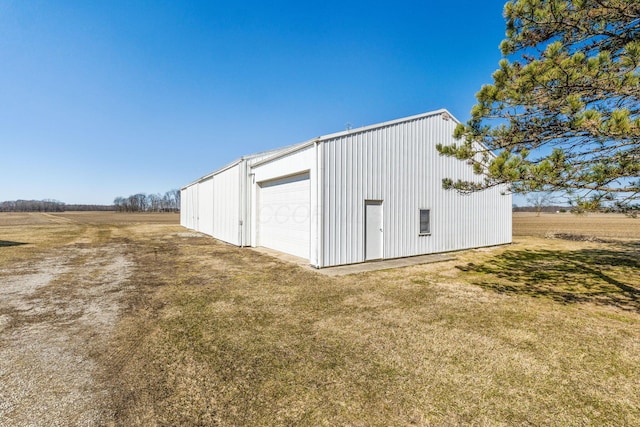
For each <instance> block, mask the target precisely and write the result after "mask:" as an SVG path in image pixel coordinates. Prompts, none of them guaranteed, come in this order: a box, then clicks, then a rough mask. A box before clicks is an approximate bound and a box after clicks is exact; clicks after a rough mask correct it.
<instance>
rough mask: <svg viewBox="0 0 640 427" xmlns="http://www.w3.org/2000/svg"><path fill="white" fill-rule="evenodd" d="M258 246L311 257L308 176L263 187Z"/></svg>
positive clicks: (259, 209) (300, 176)
mask: <svg viewBox="0 0 640 427" xmlns="http://www.w3.org/2000/svg"><path fill="white" fill-rule="evenodd" d="M259 191H260V196H259V205H258V244H259V245H260V246H264V247H268V248H272V249H275V250H278V251H281V252H285V253H288V254H291V255H295V256H299V257H303V258H307V259H308V258H309V233H310V223H311V221H310V185H309V174H308V173H306V174H301V175H296V176H292V177H287V178H283V179H279V180H274V181H269V182H265V183H261V184H260V190H259Z"/></svg>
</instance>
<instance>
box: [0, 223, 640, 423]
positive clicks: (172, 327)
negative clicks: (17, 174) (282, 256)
mask: <svg viewBox="0 0 640 427" xmlns="http://www.w3.org/2000/svg"><path fill="white" fill-rule="evenodd" d="M5 215H6V214H0V420H5V423H6V424H8V425H76V424H83V425H84V424H101V425H251V426H259V425H265V426H267V425H354V426H358V425H362V426H365V425H367V426H369V425H384V426H386V425H424V426H427V425H449V426H455V425H525V424H526V425H562V426H564V425H640V405H639V403H638V402H640V286H639V284H640V244H639V242H638V240H633V238H632V237H630V236H634V235H635V234H632V233H637V232H638V227H639V226H640V220H630V219H626V218H625V220H626V221H628V222H621V224H624V225H623V226H621V227H622V233H621V234H620V235H619V236H616V235H614V234H613V233H618V232H620V229H617V228H616V227H619V226H616V227H613V228H612V229H611V230H609V225H608V223H607V221H608V219H600V220H599V221H600V226H596V227H595V228H593V229H592V230H593V231H595V233H593V234H592V235H591V236H592V237H598V238H599V240H592V241H576V240H565V239H558V238H556V239H545V238H544V237H541V236H544V235H545V234H547V232H548V231H549V230H545V227H552V228H555V227H557V226H558V225H557V222H556V223H553V225H549V224H546V225H545V224H542V222H537V221H538V219H529V218H523V219H522V220H521V218H519V217H517V216H514V234H515V235H516V237H515V238H514V240H515V243H514V244H513V245H508V246H503V247H499V248H486V249H477V250H470V251H464V252H460V253H457V254H456V256H457V259H456V260H454V261H448V262H443V263H438V264H428V265H419V266H413V267H407V268H403V269H396V270H386V271H379V272H370V273H363V274H358V275H352V276H343V277H326V276H323V275H319V274H317V273H315V272H313V271H310V270H307V269H303V268H300V267H298V266H296V265H292V264H286V263H284V262H282V261H280V260H278V259H275V258H272V257H270V256H267V255H264V254H261V253H257V252H255V251H253V250H250V249H240V248H236V247H233V246H229V245H226V244H223V243H220V242H217V241H215V240H213V239H211V238H208V237H205V236H203V235H201V234H198V233H193V232H190V231H188V230H185V229H183V228H181V227H180V226H178V225H177V216H173V218H170V217H160V218H155V217H152V216H145V215H144V214H137V215H126V214H120V215H121V216H120V217H117V216H115V215H116V214H99V213H96V214H83V215H77V216H76V215H73V214H53V215H51V216H49V215H44V216H41V215H34V216H29V215H27V216H23V218H22V219H19V218H18V217H17V216H12V217H11V218H9V216H5ZM109 215H112V216H109ZM163 215H164V214H163ZM167 215H169V214H167ZM541 218H546V216H545V217H541ZM553 218H556V217H553ZM570 218H573V219H574V221H573V222H571V221H568V222H566V223H563V224H562V226H563V228H562V230H558V231H556V230H551V231H553V232H554V233H557V232H562V233H565V234H573V235H575V234H580V235H587V234H588V232H587V231H585V230H587V229H586V228H583V227H584V225H583V224H581V223H580V222H578V221H577V219H576V218H575V217H570ZM553 221H555V219H552V222H553ZM616 221H617V220H616ZM570 226H571V227H570ZM590 227H591V226H590ZM613 229H617V231H612V230H613ZM603 230H606V231H604V232H603ZM629 230H630V231H631V234H630V232H629ZM528 235H532V236H528ZM614 237H619V239H614ZM605 240H606V241H605ZM613 240H619V241H613Z"/></svg>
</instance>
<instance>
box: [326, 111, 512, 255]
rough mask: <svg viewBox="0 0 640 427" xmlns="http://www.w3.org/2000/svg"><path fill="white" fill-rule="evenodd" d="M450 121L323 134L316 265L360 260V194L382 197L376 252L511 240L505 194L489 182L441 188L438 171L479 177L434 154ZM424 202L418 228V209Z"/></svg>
mask: <svg viewBox="0 0 640 427" xmlns="http://www.w3.org/2000/svg"><path fill="white" fill-rule="evenodd" d="M455 126H456V122H455V121H454V120H452V119H449V120H444V119H443V117H442V115H440V114H438V115H433V116H427V117H423V118H418V119H415V120H412V121H408V122H403V123H397V124H392V125H389V126H386V127H383V128H378V129H371V130H369V131H364V132H362V133H356V132H355V131H354V133H353V134H349V135H346V136H341V137H339V138H336V139H334V140H329V141H326V142H324V143H323V144H322V145H321V147H322V154H321V159H322V160H321V161H322V166H323V168H322V169H323V171H322V179H323V186H322V188H321V194H320V204H321V206H322V207H321V209H322V212H323V218H322V221H321V228H322V230H320V233H321V236H322V241H323V250H322V254H321V255H322V256H321V260H320V263H319V264H320V265H321V266H331V265H340V264H350V263H356V262H363V261H364V260H365V245H366V242H365V201H367V200H369V201H381V202H382V210H383V219H382V224H383V227H382V234H383V258H398V257H405V256H413V255H421V254H428V253H437V252H446V251H452V250H458V249H465V248H473V247H481V246H490V245H496V244H503V243H509V242H510V241H511V196H510V195H501V194H500V192H501V189H499V188H494V189H490V190H486V191H483V192H478V193H474V194H471V195H461V194H458V193H457V192H455V191H448V190H444V189H442V179H443V178H453V179H454V180H455V179H458V178H460V179H466V180H473V179H478V177H477V176H476V175H474V174H473V171H472V170H471V167H470V166H469V165H467V164H466V163H465V162H462V161H459V160H456V159H454V158H449V157H441V156H440V155H439V153H438V152H437V150H436V144H438V143H443V144H451V143H454V139H453V136H452V135H453V131H454V128H455ZM420 209H429V210H430V234H429V235H420V222H419V211H420Z"/></svg>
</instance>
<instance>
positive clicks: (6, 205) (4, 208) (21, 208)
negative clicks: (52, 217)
mask: <svg viewBox="0 0 640 427" xmlns="http://www.w3.org/2000/svg"><path fill="white" fill-rule="evenodd" d="M64 210H65V204H64V203H62V202H59V201H58V200H49V199H46V200H9V201H6V202H0V212H64Z"/></svg>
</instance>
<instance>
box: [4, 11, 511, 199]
mask: <svg viewBox="0 0 640 427" xmlns="http://www.w3.org/2000/svg"><path fill="white" fill-rule="evenodd" d="M503 4H504V1H503V0H487V1H477V0H468V1H465V0H462V1H424V0H422V1H410V0H399V1H394V2H387V1H381V2H371V1H348V0H341V1H333V0H321V1H299V0H297V1H278V0H271V1H253V0H247V1H242V2H235V1H229V2H227V1H160V0H153V1H152V0H148V1H143V0H139V1H131V0H126V1H120V0H104V1H85V0H78V1H65V0H58V1H29V0H15V1H13V0H0V148H1V151H0V153H1V154H0V156H1V157H0V159H1V169H0V201H2V200H14V199H45V198H49V199H57V200H60V201H63V202H66V203H89V204H110V203H111V202H112V201H113V199H114V198H115V197H116V196H128V195H130V194H133V193H136V192H144V193H156V192H162V193H163V192H164V191H166V190H169V189H172V188H179V187H181V186H183V185H185V184H187V183H189V182H191V181H193V180H194V179H196V178H198V177H200V176H202V175H204V174H207V173H209V172H211V171H213V170H215V169H217V168H218V167H220V166H223V165H224V164H226V163H229V162H231V161H233V160H234V159H236V158H238V157H240V156H242V155H244V154H250V153H253V152H257V151H263V150H267V149H271V148H277V147H280V146H284V145H289V144H294V143H297V142H301V141H305V140H307V139H310V138H313V137H316V136H319V135H324V134H327V133H332V132H337V131H341V130H344V129H345V127H346V125H347V123H349V124H351V125H352V126H353V127H359V126H362V125H369V124H374V123H377V122H381V121H386V120H392V119H396V118H400V117H404V116H408V115H413V114H418V113H422V112H426V111H431V110H436V109H439V108H446V109H448V110H449V111H451V112H452V113H453V115H454V116H456V117H457V118H458V119H459V120H462V121H466V120H467V119H468V118H469V111H470V110H471V107H472V106H473V104H474V101H475V98H474V94H475V93H476V92H477V91H478V90H479V89H480V86H481V85H482V84H483V83H489V82H491V73H492V72H493V71H494V70H495V69H496V68H497V66H498V61H499V60H500V51H499V49H498V45H499V43H500V41H501V40H502V39H503V38H504V29H505V25H504V20H503V18H502V7H503Z"/></svg>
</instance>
